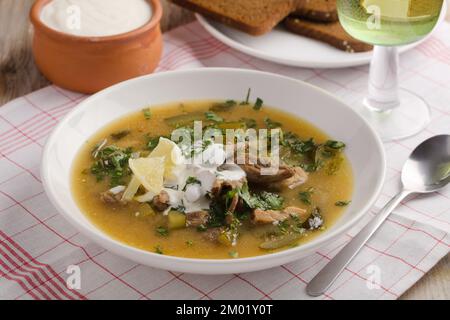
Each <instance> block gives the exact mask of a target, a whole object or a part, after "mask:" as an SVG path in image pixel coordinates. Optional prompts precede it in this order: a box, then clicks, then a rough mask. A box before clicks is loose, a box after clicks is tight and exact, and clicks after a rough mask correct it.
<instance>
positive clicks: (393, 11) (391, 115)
mask: <svg viewBox="0 0 450 320" xmlns="http://www.w3.org/2000/svg"><path fill="white" fill-rule="evenodd" d="M443 1H444V0H337V8H338V14H339V20H340V22H341V24H342V26H343V27H344V29H345V30H346V31H347V32H348V33H349V34H350V35H351V36H353V37H354V38H356V39H358V40H360V41H363V42H366V43H370V44H373V45H374V52H373V58H372V62H371V66H370V75H369V92H368V95H367V97H366V98H365V99H364V101H363V103H362V105H361V106H360V109H359V111H360V112H361V114H362V115H363V116H364V117H365V118H366V120H368V121H369V123H370V124H371V125H372V127H373V128H374V129H375V130H376V131H377V132H378V133H379V135H380V137H381V138H382V140H383V141H390V140H395V139H402V138H406V137H410V136H412V135H414V134H416V133H418V132H420V131H421V130H422V129H424V128H425V126H426V125H427V124H428V123H429V121H430V110H429V108H428V105H427V104H426V102H425V101H424V100H423V99H422V98H421V97H419V96H417V95H416V94H414V93H413V92H410V91H408V90H406V89H399V85H398V59H399V54H398V48H397V46H399V45H406V44H410V43H414V42H416V41H419V40H421V39H423V38H424V37H425V36H427V35H428V34H429V33H430V32H431V30H432V29H433V28H434V26H435V25H436V23H437V22H438V21H439V17H440V12H441V9H442V6H443Z"/></svg>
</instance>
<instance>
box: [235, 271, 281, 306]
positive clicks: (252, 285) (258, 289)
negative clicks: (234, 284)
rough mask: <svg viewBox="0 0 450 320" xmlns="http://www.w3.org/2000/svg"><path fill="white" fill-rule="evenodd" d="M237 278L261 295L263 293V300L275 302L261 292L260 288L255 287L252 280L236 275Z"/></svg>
mask: <svg viewBox="0 0 450 320" xmlns="http://www.w3.org/2000/svg"><path fill="white" fill-rule="evenodd" d="M235 276H236V278H238V279H240V280H242V281H244V282H245V283H247V284H249V285H250V286H251V287H252V288H254V289H255V290H256V291H258V292H259V293H261V294H262V295H263V298H268V299H270V300H273V299H272V297H271V296H270V295H269V294H267V293H265V292H264V291H263V290H261V289H260V288H258V287H257V286H256V285H254V284H253V283H252V282H251V281H250V280H247V279H245V278H243V277H241V276H240V275H239V274H235Z"/></svg>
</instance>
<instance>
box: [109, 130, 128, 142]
mask: <svg viewBox="0 0 450 320" xmlns="http://www.w3.org/2000/svg"><path fill="white" fill-rule="evenodd" d="M130 133H131V131H130V130H122V131H119V132H116V133H112V134H111V138H113V139H114V140H120V139H122V138H125V137H126V136H127V135H129V134H130Z"/></svg>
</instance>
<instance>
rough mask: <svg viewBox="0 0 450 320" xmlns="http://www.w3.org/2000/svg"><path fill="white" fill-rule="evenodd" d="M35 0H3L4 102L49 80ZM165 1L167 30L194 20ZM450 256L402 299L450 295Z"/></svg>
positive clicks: (0, 66)
mask: <svg viewBox="0 0 450 320" xmlns="http://www.w3.org/2000/svg"><path fill="white" fill-rule="evenodd" d="M32 3H33V0H0V106H1V105H3V104H5V103H6V102H8V101H10V100H12V99H14V98H16V97H19V96H22V95H24V94H27V93H29V92H32V91H34V90H37V89H39V88H42V87H44V86H46V85H48V84H49V82H48V81H47V80H46V79H45V78H44V77H43V76H42V75H41V74H40V73H39V71H38V70H37V69H36V66H35V65H34V62H33V58H32V55H31V49H30V43H31V34H32V29H31V27H30V24H29V22H28V12H29V9H30V6H31V4H32ZM162 3H163V8H164V17H163V20H162V28H163V30H169V29H171V28H173V27H176V26H178V25H181V24H183V23H186V22H188V21H191V20H193V16H192V14H191V13H189V12H187V11H185V10H182V9H179V8H178V7H176V6H174V5H172V4H169V3H167V2H166V1H165V0H162ZM449 13H450V12H449ZM448 20H450V15H449V16H448ZM449 257H450V256H449V255H447V257H445V258H444V259H443V260H442V261H440V262H439V263H438V264H437V265H436V266H435V267H434V268H433V269H432V270H431V271H430V272H429V273H428V274H426V275H425V276H424V277H423V278H422V279H421V280H420V281H419V282H418V283H416V284H415V285H414V286H413V287H412V288H411V289H410V290H408V291H407V292H406V293H405V294H404V295H403V296H402V297H401V299H450V258H449Z"/></svg>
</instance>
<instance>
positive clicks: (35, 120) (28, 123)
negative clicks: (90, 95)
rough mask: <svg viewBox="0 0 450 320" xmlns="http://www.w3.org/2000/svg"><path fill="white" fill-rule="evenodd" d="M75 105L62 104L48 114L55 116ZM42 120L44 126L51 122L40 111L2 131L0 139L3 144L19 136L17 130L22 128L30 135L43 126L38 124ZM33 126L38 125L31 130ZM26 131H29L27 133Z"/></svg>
mask: <svg viewBox="0 0 450 320" xmlns="http://www.w3.org/2000/svg"><path fill="white" fill-rule="evenodd" d="M79 101H80V102H81V101H82V99H81V98H80V99H79ZM75 103H76V102H72V101H69V102H65V103H63V104H61V105H59V106H56V107H54V108H51V109H49V110H48V112H53V115H54V116H56V114H58V113H60V112H61V111H64V110H67V109H72V108H73V107H74V105H75ZM43 120H47V121H46V122H45V124H46V123H49V122H51V120H50V119H49V118H48V116H46V115H45V114H44V113H43V112H42V111H41V112H40V113H39V114H37V115H35V116H33V117H32V118H29V119H27V120H25V121H24V122H22V123H19V124H18V125H12V126H11V127H12V128H11V129H9V130H6V131H4V132H2V133H1V134H0V138H2V140H3V142H5V141H6V140H5V139H9V138H11V137H15V136H17V135H21V134H20V132H19V130H18V129H21V128H22V127H24V126H25V127H24V128H23V131H24V132H26V133H31V132H33V131H34V130H36V129H38V128H39V127H42V125H43V124H41V123H40V122H41V121H43ZM34 125H38V127H36V128H33V126H34ZM28 130H30V131H28ZM5 136H6V137H5ZM2 145H3V144H0V146H2Z"/></svg>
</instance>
